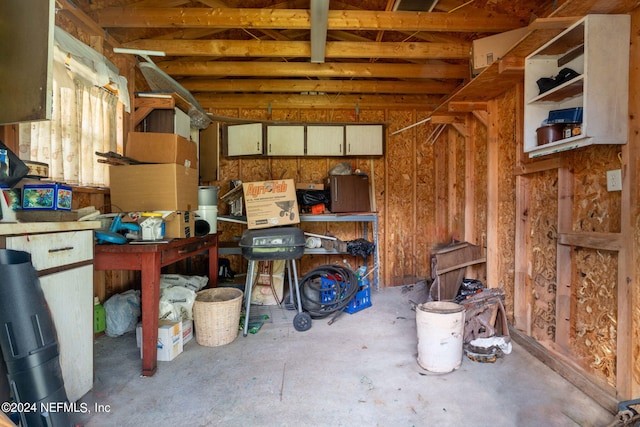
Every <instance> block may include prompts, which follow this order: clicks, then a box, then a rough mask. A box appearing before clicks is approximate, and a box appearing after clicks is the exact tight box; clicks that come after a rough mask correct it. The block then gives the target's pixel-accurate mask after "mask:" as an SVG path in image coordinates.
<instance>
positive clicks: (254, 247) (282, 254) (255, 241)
mask: <svg viewBox="0 0 640 427" xmlns="http://www.w3.org/2000/svg"><path fill="white" fill-rule="evenodd" d="M304 245H305V237H304V232H303V231H302V230H301V229H299V228H296V227H276V228H267V229H261V230H247V231H245V232H244V233H243V234H242V238H241V239H240V248H241V249H242V255H243V256H244V257H245V258H246V259H247V260H248V261H249V266H248V268H247V280H246V284H245V297H246V313H245V317H244V329H243V332H242V334H243V335H244V336H245V337H246V336H247V333H248V331H249V310H250V308H251V291H252V289H253V275H254V272H255V268H256V262H257V261H274V260H285V268H286V270H287V273H288V276H289V293H290V295H291V298H293V296H294V291H295V297H296V300H297V302H298V304H297V307H298V314H296V315H295V317H294V318H293V326H294V328H295V329H296V330H297V331H306V330H308V329H309V328H311V316H310V315H309V314H308V313H305V312H303V311H302V304H301V302H300V288H299V285H298V272H297V269H296V262H295V260H296V259H299V258H300V257H301V256H302V254H303V253H304ZM292 277H293V280H294V282H295V286H294V285H293V284H292V282H291V278H292Z"/></svg>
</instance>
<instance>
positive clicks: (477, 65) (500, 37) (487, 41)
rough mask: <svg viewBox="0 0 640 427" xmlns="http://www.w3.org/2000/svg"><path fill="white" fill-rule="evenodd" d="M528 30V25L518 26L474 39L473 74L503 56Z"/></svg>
mask: <svg viewBox="0 0 640 427" xmlns="http://www.w3.org/2000/svg"><path fill="white" fill-rule="evenodd" d="M528 32H529V29H528V28H527V27H524V28H517V29H515V30H511V31H506V32H504V33H500V34H495V35H493V36H489V37H483V38H481V39H476V40H474V41H473V43H472V51H473V55H472V59H473V74H474V75H475V74H479V73H480V72H481V71H482V70H484V69H485V68H487V67H488V66H489V65H491V64H492V63H493V62H494V61H497V60H498V59H500V58H502V57H503V56H504V54H505V53H507V52H508V51H509V49H511V48H512V47H513V46H514V45H515V44H516V43H517V42H518V40H520V39H521V38H522V37H524V36H525V34H527V33H528Z"/></svg>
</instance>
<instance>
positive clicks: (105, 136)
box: [19, 27, 129, 186]
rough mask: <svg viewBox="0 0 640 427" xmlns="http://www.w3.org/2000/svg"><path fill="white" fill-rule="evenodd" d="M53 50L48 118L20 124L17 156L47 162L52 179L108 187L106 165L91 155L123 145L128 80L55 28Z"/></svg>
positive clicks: (100, 56)
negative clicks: (51, 97) (122, 129)
mask: <svg viewBox="0 0 640 427" xmlns="http://www.w3.org/2000/svg"><path fill="white" fill-rule="evenodd" d="M54 49H55V52H54V65H53V106H52V117H51V120H45V121H40V122H31V123H22V124H20V135H19V140H20V143H19V156H20V158H21V159H23V160H32V161H37V162H43V163H47V164H48V165H49V178H50V179H52V180H55V181H58V182H64V183H67V184H74V185H81V186H108V185H109V182H108V181H109V177H108V170H107V167H106V165H105V164H103V163H99V162H98V159H99V158H100V157H99V156H97V155H96V154H95V153H96V152H100V153H104V152H108V151H113V152H118V146H120V147H121V146H122V144H121V136H120V135H121V133H122V132H119V130H120V129H121V127H122V114H121V113H120V112H121V111H122V109H123V108H124V109H126V110H127V111H128V105H129V103H128V92H127V90H126V80H125V79H124V78H123V77H121V76H118V75H117V70H115V72H114V69H115V67H113V65H112V64H110V63H109V62H108V61H107V60H106V59H105V58H104V57H103V56H102V55H100V54H98V53H97V52H96V51H94V50H93V49H91V48H89V47H88V46H86V45H84V44H82V43H81V42H79V41H78V40H76V39H74V38H72V37H71V36H69V35H68V34H67V33H64V31H62V30H60V29H59V28H57V27H56V31H55V48H54ZM123 101H124V102H123ZM119 142H120V144H119Z"/></svg>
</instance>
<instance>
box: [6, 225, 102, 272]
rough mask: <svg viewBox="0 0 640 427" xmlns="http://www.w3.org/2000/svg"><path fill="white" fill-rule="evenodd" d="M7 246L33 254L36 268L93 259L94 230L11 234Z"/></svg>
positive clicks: (42, 268) (47, 267)
mask: <svg viewBox="0 0 640 427" xmlns="http://www.w3.org/2000/svg"><path fill="white" fill-rule="evenodd" d="M6 248H7V249H14V250H18V251H25V252H29V253H30V254H31V262H32V264H33V266H34V267H35V268H36V270H46V269H49V268H54V267H62V266H65V265H68V264H73V263H76V262H82V261H88V260H92V259H93V230H82V231H67V232H61V233H43V234H29V235H23V236H9V237H7V238H6Z"/></svg>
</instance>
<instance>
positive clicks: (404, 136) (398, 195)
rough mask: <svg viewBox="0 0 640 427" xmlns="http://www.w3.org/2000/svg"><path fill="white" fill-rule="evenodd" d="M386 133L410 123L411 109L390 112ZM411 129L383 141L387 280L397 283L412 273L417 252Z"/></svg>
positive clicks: (391, 283)
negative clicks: (388, 126)
mask: <svg viewBox="0 0 640 427" xmlns="http://www.w3.org/2000/svg"><path fill="white" fill-rule="evenodd" d="M388 121H389V122H390V123H392V126H391V128H390V129H389V131H390V133H391V132H393V131H395V130H397V129H402V128H404V127H405V126H408V125H410V124H412V123H414V115H413V113H412V111H410V110H409V111H403V110H399V111H390V112H389V116H388ZM412 136H413V132H409V133H407V132H402V133H399V134H396V135H393V136H390V137H389V140H388V141H387V152H386V153H387V165H388V167H389V168H388V170H387V178H386V182H385V192H386V209H387V212H386V214H385V224H386V230H387V232H386V238H387V242H386V248H387V256H388V258H389V261H388V262H387V266H386V267H387V277H386V278H387V279H388V280H389V284H390V285H401V284H403V282H404V280H405V279H404V278H405V276H413V274H414V269H413V265H415V263H416V262H417V256H418V254H416V253H415V251H414V246H413V241H414V237H415V234H416V233H417V230H416V228H415V211H414V200H415V195H414V191H415V185H414V182H415V144H414V138H413V137H412Z"/></svg>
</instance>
